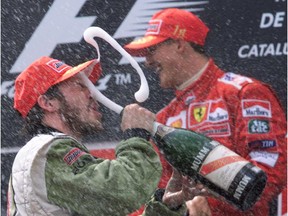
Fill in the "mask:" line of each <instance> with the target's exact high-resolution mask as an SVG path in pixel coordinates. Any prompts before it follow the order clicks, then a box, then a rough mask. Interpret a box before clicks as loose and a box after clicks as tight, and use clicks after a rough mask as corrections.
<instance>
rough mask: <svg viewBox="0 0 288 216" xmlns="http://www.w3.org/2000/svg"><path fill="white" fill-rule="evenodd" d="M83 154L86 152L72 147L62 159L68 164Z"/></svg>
mask: <svg viewBox="0 0 288 216" xmlns="http://www.w3.org/2000/svg"><path fill="white" fill-rule="evenodd" d="M84 154H86V152H83V151H81V150H80V149H79V148H73V149H71V150H70V151H69V152H68V153H67V154H66V155H65V156H64V158H63V160H64V161H65V162H66V163H67V164H68V165H69V166H70V165H72V164H73V163H74V162H75V161H77V160H78V158H79V157H80V156H81V155H84Z"/></svg>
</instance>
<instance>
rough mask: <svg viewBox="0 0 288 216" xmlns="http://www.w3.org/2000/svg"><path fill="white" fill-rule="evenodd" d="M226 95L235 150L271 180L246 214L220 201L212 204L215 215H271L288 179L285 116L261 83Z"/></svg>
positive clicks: (210, 202) (270, 93)
mask: <svg viewBox="0 0 288 216" xmlns="http://www.w3.org/2000/svg"><path fill="white" fill-rule="evenodd" d="M229 93H230V94H229ZM226 95H231V96H230V97H229V98H228V99H227V100H226V101H227V103H228V106H230V109H231V110H232V111H230V112H231V113H230V116H232V117H234V118H235V119H234V120H233V122H234V123H233V125H232V128H233V130H234V131H233V133H232V134H233V137H232V138H233V140H232V142H231V143H232V144H233V146H231V149H232V150H233V151H235V152H236V153H238V154H239V155H241V156H242V157H244V158H246V159H247V160H249V161H250V162H251V163H253V164H255V165H257V166H259V167H260V168H261V169H263V171H264V172H265V173H266V174H267V177H268V179H267V184H266V187H265V189H264V192H263V193H262V195H261V196H260V199H259V201H258V202H256V204H255V205H254V206H253V207H252V208H251V209H249V210H248V211H246V212H243V213H242V212H241V211H239V210H238V209H235V208H234V207H233V206H231V205H229V204H227V203H224V202H220V201H219V200H218V201H216V202H215V201H214V200H209V204H210V206H211V208H213V209H212V212H213V214H214V212H217V213H218V214H219V215H223V209H225V213H226V212H227V213H226V215H235V214H237V215H239V216H240V215H247V214H251V215H262V214H265V215H268V214H269V205H270V202H271V201H272V199H273V198H275V197H276V196H277V195H278V194H279V193H280V191H281V190H282V188H283V186H284V185H285V184H286V179H287V178H286V177H287V173H286V170H287V169H286V164H287V152H286V138H285V136H286V127H287V123H286V117H285V114H284V112H283V109H282V108H281V105H280V103H279V101H278V100H277V98H276V96H275V94H274V93H273V92H272V91H271V89H270V88H269V87H268V86H266V85H263V84H261V83H259V82H253V83H250V84H247V85H245V86H244V87H242V89H241V90H240V91H239V92H237V93H234V92H232V93H231V92H228V93H227V94H226ZM236 95H237V97H236ZM267 143H268V144H267Z"/></svg>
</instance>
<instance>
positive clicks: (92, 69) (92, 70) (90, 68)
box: [54, 59, 102, 84]
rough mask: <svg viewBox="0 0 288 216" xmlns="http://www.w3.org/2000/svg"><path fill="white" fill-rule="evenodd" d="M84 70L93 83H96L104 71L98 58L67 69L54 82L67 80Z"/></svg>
mask: <svg viewBox="0 0 288 216" xmlns="http://www.w3.org/2000/svg"><path fill="white" fill-rule="evenodd" d="M82 71H83V72H84V73H85V74H86V75H87V76H88V77H89V79H90V80H91V81H92V82H93V83H95V82H96V81H97V80H98V79H99V77H100V75H101V73H102V69H101V66H100V63H99V62H98V61H97V60H96V59H93V60H90V61H87V62H84V63H82V64H80V65H77V66H75V67H73V68H71V69H69V70H67V71H66V72H65V73H64V74H63V75H62V76H61V77H60V78H59V79H58V80H56V82H55V83H54V84H57V83H60V82H63V81H64V80H67V79H69V78H70V77H72V76H74V75H76V74H77V73H80V72H82Z"/></svg>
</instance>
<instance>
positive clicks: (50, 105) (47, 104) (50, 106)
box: [37, 95, 59, 112]
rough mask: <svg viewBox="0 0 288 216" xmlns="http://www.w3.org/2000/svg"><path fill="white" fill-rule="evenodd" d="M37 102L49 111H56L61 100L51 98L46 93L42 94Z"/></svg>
mask: <svg viewBox="0 0 288 216" xmlns="http://www.w3.org/2000/svg"><path fill="white" fill-rule="evenodd" d="M37 102H38V105H39V106H40V107H41V108H42V109H43V110H45V111H48V112H55V111H56V110H58V109H59V101H58V100H57V99H49V98H48V97H47V96H45V95H40V96H39V97H38V99H37Z"/></svg>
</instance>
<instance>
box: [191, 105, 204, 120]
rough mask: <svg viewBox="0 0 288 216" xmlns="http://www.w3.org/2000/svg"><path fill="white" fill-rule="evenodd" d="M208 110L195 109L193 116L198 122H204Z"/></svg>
mask: <svg viewBox="0 0 288 216" xmlns="http://www.w3.org/2000/svg"><path fill="white" fill-rule="evenodd" d="M206 109H207V108H206V107H205V106H203V107H197V108H194V110H193V114H194V118H195V120H196V121H197V122H201V121H202V120H203V118H204V116H205V113H206Z"/></svg>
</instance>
